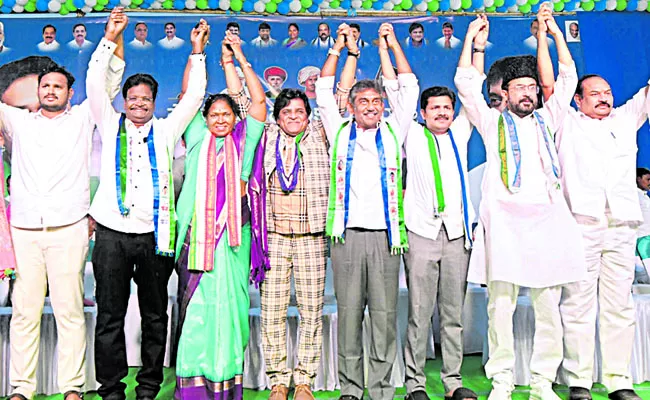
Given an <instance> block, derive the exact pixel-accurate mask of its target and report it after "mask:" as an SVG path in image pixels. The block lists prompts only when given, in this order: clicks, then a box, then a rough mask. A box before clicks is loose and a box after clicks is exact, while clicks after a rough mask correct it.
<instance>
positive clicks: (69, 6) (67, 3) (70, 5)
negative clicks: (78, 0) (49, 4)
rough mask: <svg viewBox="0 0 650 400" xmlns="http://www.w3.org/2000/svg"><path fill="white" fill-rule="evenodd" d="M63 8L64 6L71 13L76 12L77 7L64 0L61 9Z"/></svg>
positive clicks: (70, 1) (71, 2)
mask: <svg viewBox="0 0 650 400" xmlns="http://www.w3.org/2000/svg"><path fill="white" fill-rule="evenodd" d="M63 6H65V8H67V9H68V11H72V12H75V11H77V7H75V5H74V2H73V1H72V0H66V2H65V4H63V5H62V6H61V8H63Z"/></svg>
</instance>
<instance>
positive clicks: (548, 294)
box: [468, 199, 586, 391]
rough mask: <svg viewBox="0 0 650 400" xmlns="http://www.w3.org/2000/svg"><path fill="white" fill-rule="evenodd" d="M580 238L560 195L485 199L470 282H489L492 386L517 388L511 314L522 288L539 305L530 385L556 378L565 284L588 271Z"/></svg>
mask: <svg viewBox="0 0 650 400" xmlns="http://www.w3.org/2000/svg"><path fill="white" fill-rule="evenodd" d="M581 236H582V235H581V232H580V229H579V227H578V224H577V223H576V222H575V220H574V218H573V216H572V215H571V213H570V212H569V209H568V207H567V205H566V203H565V202H564V200H563V199H558V200H557V201H556V202H554V203H551V204H521V203H513V202H505V201H494V202H491V204H484V205H482V207H481V224H480V225H479V227H478V228H477V233H476V240H475V243H474V249H473V252H472V261H471V262H470V271H469V276H468V281H470V282H475V283H486V284H487V285H488V318H489V320H488V321H489V322H488V339H489V350H490V358H489V360H488V363H487V364H486V366H485V372H486V375H487V377H488V378H493V386H494V387H495V388H496V387H498V386H502V387H503V388H504V389H505V390H506V391H510V390H512V389H513V388H514V386H513V368H514V365H515V354H514V343H513V332H512V328H513V325H512V316H513V314H514V311H515V308H516V305H517V295H518V293H519V287H520V286H527V287H530V288H531V300H532V305H533V309H534V310H535V339H534V347H533V355H532V358H531V363H530V370H531V373H532V375H533V376H532V379H531V386H535V385H537V384H540V385H541V384H550V382H552V381H553V380H554V379H555V375H556V372H557V368H558V366H559V365H560V363H561V362H562V322H561V318H560V312H559V303H560V295H561V286H560V285H563V284H566V283H569V282H576V281H580V280H582V279H584V278H585V276H586V264H585V259H584V250H583V244H582V237H581Z"/></svg>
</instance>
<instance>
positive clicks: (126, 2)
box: [120, 0, 131, 7]
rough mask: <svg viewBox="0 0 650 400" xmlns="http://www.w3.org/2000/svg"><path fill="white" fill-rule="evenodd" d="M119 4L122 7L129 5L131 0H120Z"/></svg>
mask: <svg viewBox="0 0 650 400" xmlns="http://www.w3.org/2000/svg"><path fill="white" fill-rule="evenodd" d="M120 4H121V5H123V6H124V7H128V6H130V5H131V0H120Z"/></svg>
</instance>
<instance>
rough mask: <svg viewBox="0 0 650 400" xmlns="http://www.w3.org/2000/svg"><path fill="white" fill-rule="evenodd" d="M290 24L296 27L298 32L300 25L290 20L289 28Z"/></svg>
mask: <svg viewBox="0 0 650 400" xmlns="http://www.w3.org/2000/svg"><path fill="white" fill-rule="evenodd" d="M292 26H293V27H294V28H296V30H297V31H298V32H300V27H299V26H298V24H296V23H295V22H292V23H290V24H289V28H291V27H292Z"/></svg>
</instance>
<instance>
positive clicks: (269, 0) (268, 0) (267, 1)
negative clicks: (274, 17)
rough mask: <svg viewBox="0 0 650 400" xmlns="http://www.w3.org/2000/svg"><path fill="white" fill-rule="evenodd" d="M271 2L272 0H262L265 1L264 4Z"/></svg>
mask: <svg viewBox="0 0 650 400" xmlns="http://www.w3.org/2000/svg"><path fill="white" fill-rule="evenodd" d="M270 2H271V0H262V3H264V4H267V3H270Z"/></svg>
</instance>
